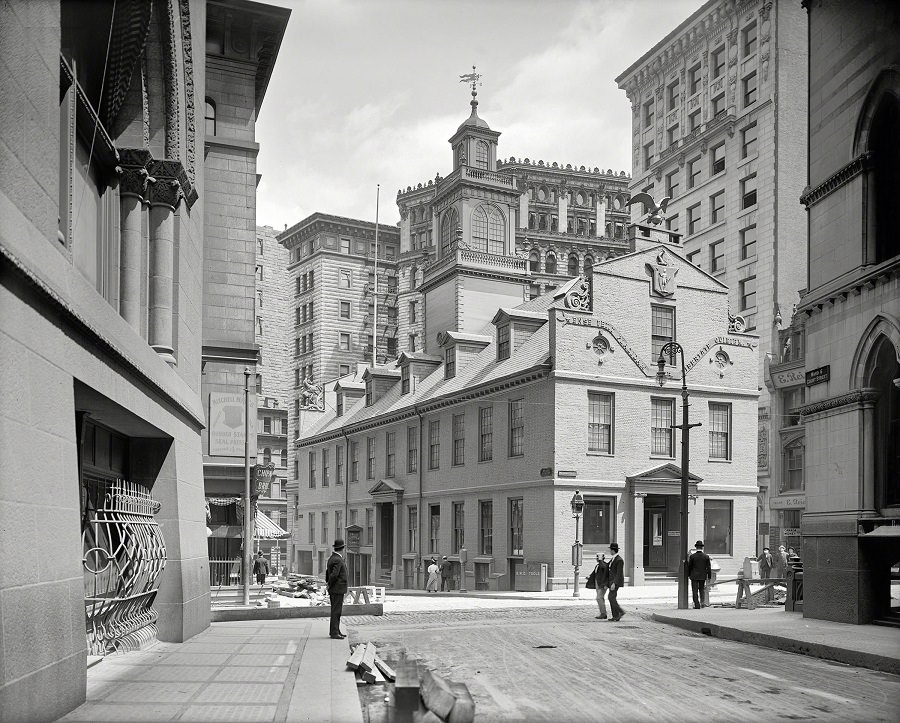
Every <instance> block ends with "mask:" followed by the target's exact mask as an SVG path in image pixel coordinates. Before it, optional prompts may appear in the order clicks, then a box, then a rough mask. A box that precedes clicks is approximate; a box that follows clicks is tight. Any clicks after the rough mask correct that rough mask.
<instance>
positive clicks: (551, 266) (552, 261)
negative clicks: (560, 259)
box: [544, 251, 556, 274]
mask: <svg viewBox="0 0 900 723" xmlns="http://www.w3.org/2000/svg"><path fill="white" fill-rule="evenodd" d="M544 270H545V271H546V272H547V273H548V274H555V273H556V254H554V253H553V252H552V251H551V252H550V253H548V254H547V258H546V259H545V261H544Z"/></svg>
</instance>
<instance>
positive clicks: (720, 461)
mask: <svg viewBox="0 0 900 723" xmlns="http://www.w3.org/2000/svg"><path fill="white" fill-rule="evenodd" d="M706 461H707V462H709V463H710V464H731V462H732V460H730V459H717V458H715V457H709V458H707V460H706Z"/></svg>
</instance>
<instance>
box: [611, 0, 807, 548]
mask: <svg viewBox="0 0 900 723" xmlns="http://www.w3.org/2000/svg"><path fill="white" fill-rule="evenodd" d="M806 29H807V21H806V17H805V13H804V11H803V9H802V8H801V7H800V3H792V2H779V3H773V2H771V0H742V2H734V1H733V0H710V2H707V3H705V4H704V5H703V6H702V7H701V8H700V9H698V10H697V11H696V12H695V13H694V14H693V15H691V16H690V17H689V18H687V19H686V20H685V21H684V22H683V23H681V24H680V25H679V26H678V27H677V28H675V29H674V30H673V31H672V32H670V33H669V34H668V35H667V36H666V37H665V38H663V39H662V40H661V41H660V42H658V43H657V44H656V45H654V46H653V47H652V48H651V49H650V50H648V51H647V52H646V53H644V54H643V55H642V56H641V57H640V58H639V59H638V60H637V61H636V62H634V63H633V64H632V65H631V66H629V68H628V69H627V70H625V71H624V72H623V73H622V74H621V75H619V77H618V78H616V82H617V83H618V84H619V87H620V88H622V89H623V90H624V91H625V92H626V94H627V95H628V100H629V102H630V103H631V109H632V151H633V155H632V166H633V171H632V181H631V191H632V193H637V192H638V191H646V192H648V193H650V194H651V195H652V196H653V197H654V198H655V199H656V200H657V201H659V200H660V199H661V198H663V197H666V196H668V197H670V199H671V200H670V202H669V205H668V210H667V213H666V221H665V224H666V227H667V228H668V229H670V230H673V231H678V232H680V233H681V234H682V235H683V238H684V250H685V254H686V256H687V258H688V259H689V260H690V261H691V263H693V264H694V265H695V266H697V267H698V268H701V269H703V270H704V271H706V272H708V273H710V274H712V275H713V276H714V277H715V278H717V279H719V280H720V281H722V283H724V284H725V285H726V286H727V287H728V288H729V289H730V297H729V303H730V307H731V310H732V312H733V313H736V314H740V315H742V316H743V317H744V319H745V320H746V323H747V325H748V326H747V329H748V330H752V331H753V332H754V333H756V334H758V335H759V339H760V352H761V354H760V359H767V358H771V360H773V361H775V362H777V357H778V355H779V353H780V349H781V347H780V331H781V329H782V328H784V327H786V326H787V325H789V324H790V323H791V317H792V314H793V309H794V306H795V304H796V303H797V302H798V300H799V298H800V297H799V294H800V292H801V291H802V290H803V289H804V288H805V286H806V280H805V277H806V263H807V259H806V243H805V242H806V224H805V222H804V218H803V209H802V207H801V206H800V205H799V204H797V198H798V197H799V196H800V194H801V193H802V191H803V187H804V185H805V183H806V178H805V173H804V169H805V167H806V146H805V144H804V142H803V133H804V129H805V128H806V105H807V80H806V74H805V70H806V64H807V49H806V42H807V38H806ZM633 211H634V213H635V219H638V218H640V217H641V214H642V209H641V208H640V207H639V206H638V207H635V208H634V209H633ZM758 385H759V387H760V390H761V393H760V398H759V428H758V430H757V438H758V442H759V450H758V455H757V463H758V481H759V486H760V505H759V509H758V516H759V522H760V523H761V527H760V535H759V537H758V541H757V542H758V546H759V547H762V546H763V545H765V544H768V543H769V542H770V540H769V539H768V537H767V535H766V534H765V530H766V529H767V525H769V524H770V522H769V520H770V513H769V496H770V487H771V480H772V476H773V469H774V468H776V467H777V466H778V464H779V460H780V458H781V455H782V452H783V450H782V449H781V448H779V447H778V446H777V445H778V440H779V439H780V438H781V437H780V429H781V422H780V419H778V418H777V417H776V413H775V411H774V409H773V406H774V403H773V401H772V400H771V398H770V391H769V387H768V385H767V377H766V372H765V369H764V367H763V365H762V364H761V365H760V368H759V370H758Z"/></svg>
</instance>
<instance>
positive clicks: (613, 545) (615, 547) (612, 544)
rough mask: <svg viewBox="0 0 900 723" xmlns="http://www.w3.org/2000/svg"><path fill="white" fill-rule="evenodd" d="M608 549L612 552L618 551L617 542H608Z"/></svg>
mask: <svg viewBox="0 0 900 723" xmlns="http://www.w3.org/2000/svg"><path fill="white" fill-rule="evenodd" d="M609 549H610V550H612V551H613V552H618V551H619V545H618V543H616V542H611V543H609Z"/></svg>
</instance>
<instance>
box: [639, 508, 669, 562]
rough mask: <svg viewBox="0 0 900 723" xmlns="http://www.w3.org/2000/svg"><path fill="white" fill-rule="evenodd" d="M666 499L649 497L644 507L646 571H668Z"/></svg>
mask: <svg viewBox="0 0 900 723" xmlns="http://www.w3.org/2000/svg"><path fill="white" fill-rule="evenodd" d="M667 526H668V525H667V511H666V498H665V497H663V496H661V495H648V496H647V497H646V500H645V506H644V569H645V570H648V571H650V572H664V571H666V570H667V569H668V563H667V558H668V550H667V545H668V535H667V534H666V528H667Z"/></svg>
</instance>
